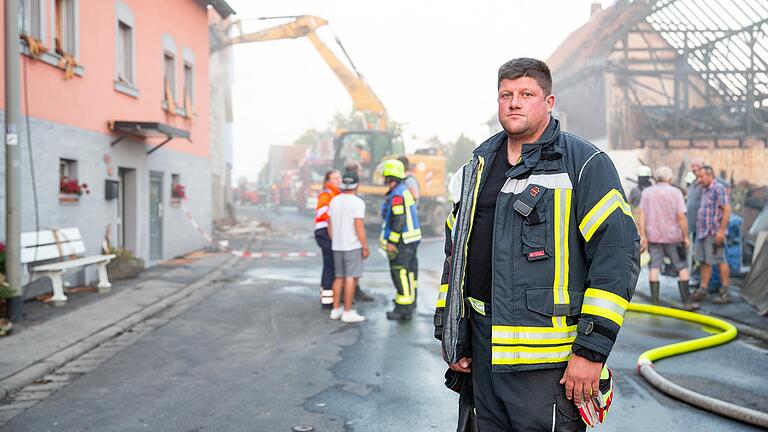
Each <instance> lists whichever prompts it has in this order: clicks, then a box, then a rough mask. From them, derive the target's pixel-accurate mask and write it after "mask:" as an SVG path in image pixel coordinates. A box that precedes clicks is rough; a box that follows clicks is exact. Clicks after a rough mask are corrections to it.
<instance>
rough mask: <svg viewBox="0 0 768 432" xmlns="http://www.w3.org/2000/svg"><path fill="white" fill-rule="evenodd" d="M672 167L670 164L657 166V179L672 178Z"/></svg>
mask: <svg viewBox="0 0 768 432" xmlns="http://www.w3.org/2000/svg"><path fill="white" fill-rule="evenodd" d="M672 175H673V174H672V168H670V167H668V166H661V167H658V168H656V173H655V177H656V181H661V182H668V181H670V180H672Z"/></svg>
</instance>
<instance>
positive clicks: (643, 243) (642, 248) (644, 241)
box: [640, 237, 648, 253]
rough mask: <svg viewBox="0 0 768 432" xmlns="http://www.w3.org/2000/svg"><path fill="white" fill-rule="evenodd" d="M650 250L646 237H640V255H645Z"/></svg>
mask: <svg viewBox="0 0 768 432" xmlns="http://www.w3.org/2000/svg"><path fill="white" fill-rule="evenodd" d="M647 250H648V239H647V238H645V237H640V253H643V252H645V251H647Z"/></svg>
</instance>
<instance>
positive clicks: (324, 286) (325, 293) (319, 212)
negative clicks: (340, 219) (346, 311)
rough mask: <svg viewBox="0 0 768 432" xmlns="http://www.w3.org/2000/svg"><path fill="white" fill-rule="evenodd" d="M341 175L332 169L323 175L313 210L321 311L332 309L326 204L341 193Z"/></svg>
mask: <svg viewBox="0 0 768 432" xmlns="http://www.w3.org/2000/svg"><path fill="white" fill-rule="evenodd" d="M340 185H341V173H340V172H339V171H338V170H335V169H332V170H329V171H328V172H326V173H325V178H324V179H323V190H322V191H321V192H320V194H319V195H318V196H317V208H316V210H315V241H316V242H317V245H318V246H320V249H321V250H322V251H323V275H322V277H321V278H320V304H321V305H322V308H323V309H331V308H332V307H333V290H332V289H331V287H332V285H333V279H334V277H335V272H334V268H333V251H332V250H331V237H330V236H329V235H328V219H329V217H328V204H330V202H331V199H333V197H335V196H336V195H338V194H339V193H341V190H339V186H340Z"/></svg>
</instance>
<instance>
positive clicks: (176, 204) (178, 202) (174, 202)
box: [171, 197, 181, 207]
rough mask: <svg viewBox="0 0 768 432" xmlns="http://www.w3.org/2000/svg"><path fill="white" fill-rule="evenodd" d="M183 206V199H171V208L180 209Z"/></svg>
mask: <svg viewBox="0 0 768 432" xmlns="http://www.w3.org/2000/svg"><path fill="white" fill-rule="evenodd" d="M180 205H181V198H178V197H171V207H179V206H180Z"/></svg>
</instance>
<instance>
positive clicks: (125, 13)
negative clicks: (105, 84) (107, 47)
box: [115, 0, 139, 98]
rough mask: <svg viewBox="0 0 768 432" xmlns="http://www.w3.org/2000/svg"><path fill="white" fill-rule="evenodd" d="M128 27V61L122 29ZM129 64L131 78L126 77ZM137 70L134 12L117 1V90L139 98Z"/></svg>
mask: <svg viewBox="0 0 768 432" xmlns="http://www.w3.org/2000/svg"><path fill="white" fill-rule="evenodd" d="M123 26H124V27H126V28H127V29H128V30H129V32H130V47H129V48H130V56H129V57H130V58H128V59H126V58H125V57H126V56H125V55H124V53H123V51H124V49H125V45H124V42H125V40H124V38H123V33H122V31H121V27H123ZM126 60H128V62H129V68H130V75H131V76H130V77H124V76H123V72H124V70H123V69H124V66H125V65H126ZM136 82H137V69H136V20H135V18H134V15H133V11H131V9H130V8H129V7H128V5H126V4H125V3H123V2H122V1H120V0H116V1H115V90H117V91H119V92H121V93H125V94H127V95H129V96H133V97H136V98H138V97H139V89H138V85H137V84H136Z"/></svg>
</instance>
